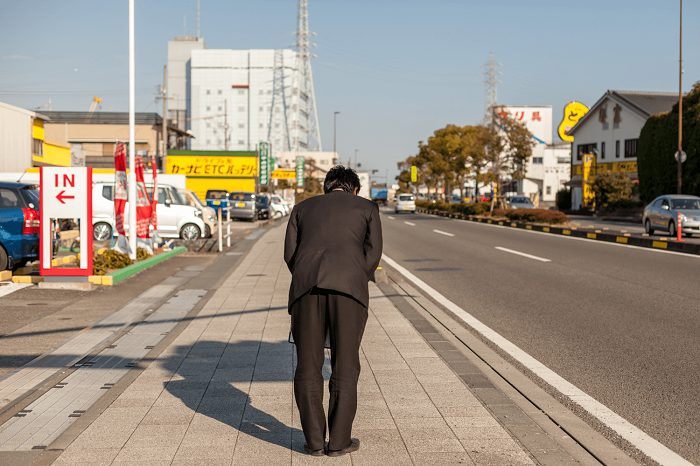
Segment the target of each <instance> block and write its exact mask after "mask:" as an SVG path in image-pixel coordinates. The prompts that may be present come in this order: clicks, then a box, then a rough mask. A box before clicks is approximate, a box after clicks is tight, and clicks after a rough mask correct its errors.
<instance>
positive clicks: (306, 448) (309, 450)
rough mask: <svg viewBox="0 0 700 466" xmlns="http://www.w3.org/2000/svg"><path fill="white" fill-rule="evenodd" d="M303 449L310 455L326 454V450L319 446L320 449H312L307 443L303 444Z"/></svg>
mask: <svg viewBox="0 0 700 466" xmlns="http://www.w3.org/2000/svg"><path fill="white" fill-rule="evenodd" d="M304 451H305V452H306V453H308V454H309V455H311V456H323V455H325V454H326V452H325V450H324V449H323V448H321V449H320V450H312V449H310V448H309V445H307V444H306V443H305V444H304Z"/></svg>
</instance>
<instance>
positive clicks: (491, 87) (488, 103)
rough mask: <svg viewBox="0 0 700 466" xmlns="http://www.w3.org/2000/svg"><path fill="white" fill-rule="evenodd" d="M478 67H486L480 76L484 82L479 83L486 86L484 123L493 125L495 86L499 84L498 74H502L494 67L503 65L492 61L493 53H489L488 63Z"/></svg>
mask: <svg viewBox="0 0 700 466" xmlns="http://www.w3.org/2000/svg"><path fill="white" fill-rule="evenodd" d="M480 66H485V67H486V71H484V72H483V73H481V75H482V76H483V77H484V80H483V81H481V82H482V83H484V84H486V100H485V101H484V123H486V124H491V123H493V107H495V106H496V97H497V93H496V84H499V83H501V81H499V80H498V79H497V76H498V75H499V74H503V73H501V72H500V71H498V70H496V67H497V66H503V65H501V64H500V63H498V62H497V61H496V60H494V59H493V52H490V53H489V61H487V62H486V63H485V64H483V65H480Z"/></svg>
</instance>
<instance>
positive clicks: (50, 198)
mask: <svg viewBox="0 0 700 466" xmlns="http://www.w3.org/2000/svg"><path fill="white" fill-rule="evenodd" d="M39 177H40V178H39V179H40V180H41V181H40V183H41V229H40V240H41V242H40V252H39V258H40V262H41V267H40V268H39V273H40V274H41V275H92V168H84V167H67V168H64V167H41V169H40V172H39ZM58 219H74V220H75V219H77V221H78V225H79V226H80V267H79V268H52V265H51V259H52V252H53V247H52V246H53V244H52V243H53V236H54V235H53V234H52V231H51V227H52V225H53V220H58Z"/></svg>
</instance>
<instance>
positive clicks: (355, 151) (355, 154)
mask: <svg viewBox="0 0 700 466" xmlns="http://www.w3.org/2000/svg"><path fill="white" fill-rule="evenodd" d="M354 165H355V167H354V168H355V170H357V149H355V164H354Z"/></svg>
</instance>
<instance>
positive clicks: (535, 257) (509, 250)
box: [496, 246, 552, 262]
mask: <svg viewBox="0 0 700 466" xmlns="http://www.w3.org/2000/svg"><path fill="white" fill-rule="evenodd" d="M496 249H498V250H499V251H503V252H509V253H511V254H517V255H518V256H523V257H528V258H530V259H535V260H536V261H540V262H552V261H551V260H549V259H545V258H544V257H538V256H533V255H532V254H525V253H524V252H520V251H513V250H512V249H506V248H502V247H499V246H496Z"/></svg>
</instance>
